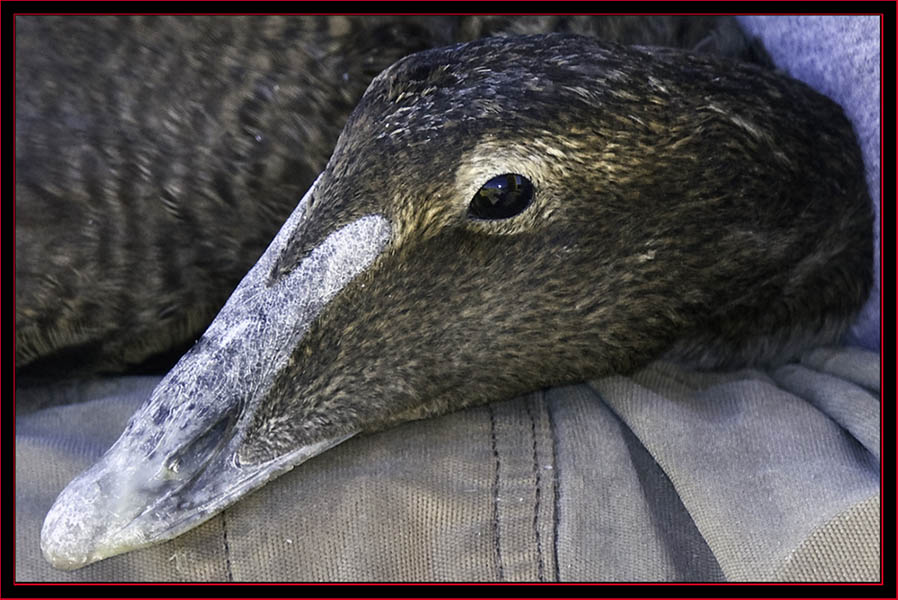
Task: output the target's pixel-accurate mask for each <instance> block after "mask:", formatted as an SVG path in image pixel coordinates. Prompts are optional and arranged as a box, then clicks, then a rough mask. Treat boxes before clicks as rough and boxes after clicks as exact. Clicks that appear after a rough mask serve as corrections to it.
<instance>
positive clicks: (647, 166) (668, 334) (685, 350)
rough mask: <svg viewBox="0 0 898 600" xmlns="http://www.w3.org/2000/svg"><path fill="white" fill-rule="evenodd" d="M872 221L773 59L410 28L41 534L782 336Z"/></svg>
mask: <svg viewBox="0 0 898 600" xmlns="http://www.w3.org/2000/svg"><path fill="white" fill-rule="evenodd" d="M871 232H872V216H871V208H870V205H869V198H868V195H867V190H866V186H865V183H864V179H863V168H862V162H861V157H860V153H859V151H858V148H857V144H856V142H855V139H854V133H853V131H852V128H851V125H850V124H849V122H848V121H847V120H846V118H845V117H844V115H843V114H842V111H841V109H840V108H839V107H838V106H837V105H836V104H835V103H833V102H832V101H830V100H829V99H827V98H825V97H824V96H822V95H820V94H818V93H816V92H814V91H812V90H811V89H810V88H808V87H807V86H805V85H804V84H802V83H800V82H797V81H794V80H792V79H790V78H788V77H786V76H784V75H781V74H778V73H775V72H772V71H769V70H765V69H762V68H758V67H756V66H753V65H748V64H743V63H739V62H733V61H727V60H724V59H720V58H715V57H710V56H702V55H698V54H694V53H689V52H683V51H679V50H673V49H662V48H653V47H625V46H621V45H617V44H611V43H604V42H599V41H597V40H595V39H593V38H588V37H582V36H577V35H570V34H548V35H533V36H523V37H509V38H503V37H496V38H486V39H482V40H477V41H473V42H469V43H463V44H460V45H453V46H449V47H445V48H439V49H432V50H427V51H423V52H420V53H416V54H413V55H411V56H409V57H406V58H403V59H401V60H399V61H398V62H397V63H395V64H394V65H393V66H391V67H390V68H388V69H387V70H385V71H384V72H383V73H381V74H380V75H378V76H377V77H376V78H375V79H374V80H373V81H372V82H371V84H370V86H369V87H368V89H367V91H366V92H365V94H364V96H363V97H362V99H361V101H360V102H359V104H358V106H357V107H356V108H355V110H354V111H353V112H352V114H351V116H350V117H349V120H348V122H347V123H346V125H345V127H344V129H343V131H342V133H341V134H340V137H339V139H338V141H337V144H336V148H335V150H334V152H333V155H332V156H331V158H330V160H329V161H328V163H327V166H326V168H325V169H324V170H323V172H322V173H321V175H320V176H318V178H317V179H316V180H315V182H314V183H313V184H312V186H311V187H310V189H309V190H308V191H307V192H306V193H305V195H304V197H303V198H302V201H301V202H300V203H299V205H298V206H297V208H296V209H295V211H294V212H293V213H292V215H291V216H290V217H289V219H288V220H287V221H286V223H285V224H284V226H283V227H282V228H281V230H280V232H279V233H278V234H277V236H276V237H275V239H274V241H273V242H272V243H271V245H270V246H269V247H268V249H267V250H266V251H265V253H264V254H263V256H262V257H261V258H260V259H259V261H258V262H257V263H256V265H255V266H254V267H253V268H252V269H251V270H250V271H249V273H248V274H247V275H246V277H245V278H244V279H243V280H242V282H241V283H240V284H239V285H238V286H237V288H236V289H235V290H234V292H233V294H232V295H231V297H230V299H229V300H228V301H227V303H226V304H225V305H224V307H223V308H222V310H221V312H220V313H219V314H218V316H217V317H216V318H215V320H214V321H213V322H212V324H211V325H210V327H209V329H208V330H207V331H206V332H205V334H204V335H203V336H202V337H201V338H200V339H199V341H198V342H197V343H196V344H195V345H194V346H193V347H192V348H191V349H190V350H189V351H188V352H187V353H186V354H185V355H184V357H183V358H182V359H181V360H180V361H179V362H178V364H177V365H176V366H175V367H174V368H173V369H172V370H171V372H170V373H169V374H168V375H167V376H166V377H165V378H164V379H163V380H162V381H161V382H160V383H159V385H158V387H157V388H156V389H155V391H154V392H153V393H152V395H151V397H150V398H148V400H147V401H146V403H145V404H144V405H143V406H142V407H141V408H140V409H139V410H138V412H137V413H136V414H135V415H134V416H133V417H132V419H131V421H130V422H129V424H128V426H127V428H126V430H125V432H124V433H123V434H122V436H121V438H120V439H119V440H118V441H117V442H116V443H115V445H114V446H113V447H112V448H111V449H110V450H109V451H108V452H107V453H106V454H105V455H104V456H103V457H102V459H101V460H100V461H99V462H98V463H97V464H96V465H95V466H93V467H92V468H91V469H89V470H88V471H87V472H85V473H84V474H82V475H81V476H79V477H78V478H77V479H75V480H74V481H73V482H72V483H71V484H70V485H69V486H68V487H67V488H66V489H65V490H64V491H63V492H62V494H61V495H60V496H59V498H58V499H57V501H56V503H55V504H54V506H53V508H52V509H51V510H50V512H49V514H48V516H47V518H46V521H45V523H44V527H43V531H42V549H43V551H44V554H45V556H46V558H47V559H48V560H49V561H50V562H51V563H52V564H53V565H55V566H57V567H59V568H64V569H71V568H77V567H80V566H83V565H85V564H88V563H90V562H93V561H96V560H99V559H102V558H104V557H108V556H112V555H114V554H118V553H121V552H125V551H128V550H131V549H135V548H139V547H143V546H146V545H149V544H153V543H156V542H159V541H162V540H165V539H169V538H172V537H174V536H177V535H179V534H180V533H182V532H184V531H186V530H187V529H190V528H192V527H195V526H196V525H198V524H199V523H201V522H203V521H204V520H206V519H208V518H210V517H211V516H212V515H214V514H216V513H217V512H219V511H221V510H222V509H224V508H225V507H227V506H228V505H230V504H231V503H233V502H235V501H237V500H238V499H239V498H240V497H242V496H244V495H245V494H247V493H248V492H250V491H251V490H253V489H256V488H258V487H259V486H261V485H263V484H264V483H265V482H267V481H269V480H271V479H272V478H274V477H277V476H279V475H280V474H282V473H284V472H286V471H288V470H290V469H292V468H293V467H294V466H296V465H297V464H299V463H301V462H303V461H305V460H306V459H308V458H309V457H311V456H314V455H316V454H319V453H321V452H323V451H324V450H326V449H328V448H330V447H332V446H334V445H335V444H339V443H341V442H342V441H344V440H346V439H348V438H349V437H351V436H354V435H358V434H364V433H369V432H373V431H377V430H380V429H383V428H386V427H390V426H392V425H395V424H398V423H401V422H403V421H408V420H411V419H420V418H424V417H428V416H433V415H439V414H443V413H446V412H448V411H451V410H457V409H459V408H462V407H465V406H470V405H474V404H478V403H483V402H488V401H491V400H497V399H502V398H509V397H513V396H515V395H518V394H521V393H524V392H527V391H529V390H533V389H537V388H540V387H543V386H548V385H555V384H562V383H566V382H576V381H582V380H586V379H591V378H595V377H598V376H601V375H604V374H608V373H627V372H630V371H632V370H634V369H636V368H638V367H639V366H641V365H644V364H645V363H647V362H648V361H650V360H652V359H654V358H657V357H659V356H662V355H668V356H678V357H680V358H682V359H683V360H689V361H693V362H695V363H697V364H700V365H702V366H707V367H710V366H721V365H736V364H749V363H767V362H775V361H780V360H787V359H788V358H790V357H791V356H793V355H794V354H795V353H796V352H797V351H799V350H800V349H802V348H804V347H806V346H808V345H811V344H818V343H824V342H827V341H832V340H835V339H837V338H838V337H839V335H840V334H841V333H842V332H843V331H844V329H845V327H846V324H847V323H848V322H849V320H850V319H851V318H852V316H853V315H854V314H855V313H856V311H857V310H858V308H859V307H860V306H861V304H862V302H863V301H864V299H865V297H866V295H867V292H868V289H869V286H870V282H871V264H872V257H871V253H872V243H871V235H872V233H871Z"/></svg>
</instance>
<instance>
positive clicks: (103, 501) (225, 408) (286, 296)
mask: <svg viewBox="0 0 898 600" xmlns="http://www.w3.org/2000/svg"><path fill="white" fill-rule="evenodd" d="M316 184H317V181H316ZM316 184H313V185H312V187H311V188H310V189H309V191H308V192H307V193H306V195H305V196H304V197H303V199H302V200H301V201H300V203H299V205H298V206H297V208H296V210H294V212H293V214H292V215H291V216H290V218H289V219H288V220H287V222H286V223H285V224H284V226H283V227H282V228H281V230H280V232H279V233H278V235H277V236H276V237H275V239H274V241H273V242H272V243H271V245H270V246H269V247H268V249H267V250H266V251H265V253H264V254H263V255H262V257H261V258H260V259H259V261H258V262H257V263H256V265H255V266H254V267H253V268H252V270H250V272H249V273H248V274H247V275H246V277H244V279H243V281H242V282H241V283H240V284H239V285H238V286H237V288H236V289H235V290H234V293H233V294H232V295H231V297H230V298H229V299H228V301H227V303H226V304H225V306H224V307H223V308H222V310H221V312H220V313H219V314H218V316H217V317H216V318H215V320H214V321H213V322H212V324H211V325H210V326H209V328H208V329H207V330H206V332H205V333H204V334H203V336H202V337H201V338H200V340H199V341H198V342H197V343H196V344H195V345H194V347H193V348H192V349H191V350H190V351H189V352H187V354H185V355H184V357H182V358H181V360H180V361H179V362H178V364H177V365H175V367H174V368H173V369H172V371H171V372H169V373H168V374H167V375H166V376H165V378H163V379H162V381H160V383H159V385H158V386H157V387H156V389H155V390H154V391H153V393H152V394H151V395H150V397H149V398H148V399H147V401H146V402H145V403H144V404H143V406H142V407H141V408H140V409H139V410H138V411H137V412H136V413H135V414H134V416H132V417H131V420H130V422H129V423H128V425H127V427H126V429H125V432H124V433H123V434H122V436H121V437H120V438H119V439H118V441H116V442H115V444H114V445H113V446H112V447H111V448H110V449H109V450H108V451H107V452H106V454H105V455H104V456H103V457H102V458H101V459H100V460H99V462H97V463H96V464H95V465H94V466H93V467H91V468H90V469H89V470H87V471H86V472H84V473H83V474H81V475H80V476H78V477H77V478H76V479H75V480H73V481H72V482H71V483H70V484H69V485H68V486H67V487H66V488H65V490H63V492H62V493H61V494H60V495H59V497H58V498H57V499H56V502H55V503H54V504H53V506H52V508H51V509H50V512H49V513H48V514H47V517H46V519H45V521H44V525H43V529H42V531H41V549H42V551H43V553H44V556H45V557H46V559H47V560H48V561H49V562H50V563H51V564H52V565H53V566H55V567H57V568H60V569H76V568H79V567H82V566H84V565H87V564H90V563H92V562H95V561H97V560H100V559H103V558H107V557H109V556H114V555H116V554H121V553H122V552H127V551H129V550H134V549H137V548H142V547H145V546H149V545H151V544H155V543H158V542H161V541H164V540H167V539H171V538H173V537H176V536H178V535H180V534H181V533H183V532H185V531H186V530H188V529H190V528H192V527H195V526H197V525H199V524H200V523H202V522H203V521H205V520H207V519H209V518H211V517H212V516H214V515H215V514H216V513H218V512H220V511H221V510H223V509H224V508H226V507H227V506H229V505H230V504H233V503H234V502H235V501H237V500H238V499H239V498H241V497H243V496H244V495H246V494H247V493H249V492H250V491H252V490H254V489H256V488H258V487H260V486H262V485H264V484H265V483H266V482H268V481H270V480H271V479H273V478H275V477H277V476H279V475H281V474H283V473H284V472H286V471H289V470H290V469H292V468H293V467H295V466H296V465H298V464H300V463H302V462H304V461H305V460H308V459H309V458H311V457H313V456H315V455H317V454H320V453H321V452H324V451H325V450H327V449H328V448H330V447H332V446H334V445H336V444H339V443H340V442H343V441H344V440H346V439H348V438H350V437H352V436H353V435H354V434H355V433H356V432H353V431H349V432H347V431H341V432H339V434H334V435H330V434H328V432H326V431H323V432H321V433H320V435H319V436H318V438H317V440H316V441H315V442H314V443H311V444H309V445H306V446H303V447H300V448H296V449H293V450H291V451H290V452H287V453H285V454H282V455H280V456H278V457H276V458H274V459H272V460H268V461H265V462H260V463H258V464H256V463H254V464H245V463H242V462H241V460H240V458H239V449H240V447H241V445H242V444H243V443H244V441H245V439H246V433H247V429H248V427H249V425H250V423H251V420H252V416H253V414H254V412H255V411H256V409H257V408H258V406H259V402H260V401H261V400H262V399H263V398H265V396H266V393H267V392H268V390H269V389H270V388H271V386H272V384H273V382H274V380H275V377H276V375H277V373H278V372H279V371H281V370H282V369H283V368H284V366H285V365H286V364H287V362H288V361H289V360H290V356H291V353H292V351H293V350H294V348H296V346H297V345H298V344H299V342H300V341H301V339H302V337H303V335H304V334H305V332H306V331H307V330H308V328H309V326H310V325H311V323H312V322H313V321H314V319H315V318H316V317H317V315H318V314H319V313H320V312H321V310H322V309H323V308H324V307H325V306H326V305H327V303H328V302H329V301H330V300H331V299H332V298H333V297H334V296H335V295H336V294H337V293H339V291H340V290H341V289H342V288H343V287H344V286H345V285H346V284H347V283H348V282H349V281H350V280H351V279H353V278H354V277H355V276H357V275H358V274H359V273H361V272H362V271H364V270H365V269H366V268H367V267H368V266H370V265H371V263H372V262H373V261H374V259H375V258H377V256H378V255H379V254H380V253H381V252H382V251H383V249H384V247H385V246H386V245H387V243H388V242H389V239H390V235H391V230H390V225H389V223H388V222H387V220H386V219H385V218H383V217H382V216H379V215H368V216H364V217H361V218H359V219H357V220H355V221H353V222H351V223H349V224H347V225H344V226H343V227H341V228H339V229H337V230H335V231H334V232H332V233H331V234H330V235H329V236H327V237H326V238H325V239H324V240H323V241H322V242H321V243H320V244H319V245H318V246H317V247H315V248H314V249H313V250H312V251H311V252H310V253H308V254H307V255H306V256H305V257H304V258H303V259H302V260H301V261H300V262H299V263H298V265H297V266H296V268H295V269H293V270H292V271H291V272H290V273H289V274H286V275H284V276H283V277H280V278H278V279H277V280H276V281H273V280H271V279H270V273H271V271H272V267H273V266H274V265H275V264H276V263H277V259H278V257H280V256H281V255H282V254H284V252H285V249H286V248H287V246H288V242H289V241H290V240H291V239H294V240H295V239H296V236H297V233H298V232H299V233H301V229H302V228H304V225H305V222H306V220H307V219H308V218H309V204H310V199H311V197H312V194H313V192H314V189H315V187H316Z"/></svg>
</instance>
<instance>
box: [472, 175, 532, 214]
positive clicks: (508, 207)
mask: <svg viewBox="0 0 898 600" xmlns="http://www.w3.org/2000/svg"><path fill="white" fill-rule="evenodd" d="M532 200H533V184H532V183H530V180H529V179H527V178H526V177H524V176H523V175H515V174H514V173H507V174H505V175H499V176H498V177H493V178H492V179H490V180H489V181H487V182H486V183H484V184H483V187H481V188H480V189H479V190H477V193H476V194H474V198H472V199H471V204H470V205H469V206H468V216H470V217H474V218H476V219H507V218H509V217H513V216H515V215H516V214H519V213H521V212H523V211H524V209H525V208H527V207H528V206H530V202H531V201H532Z"/></svg>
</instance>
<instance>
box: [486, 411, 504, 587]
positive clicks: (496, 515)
mask: <svg viewBox="0 0 898 600" xmlns="http://www.w3.org/2000/svg"><path fill="white" fill-rule="evenodd" d="M487 410H488V411H489V414H490V442H491V445H492V448H493V460H494V461H495V464H496V476H495V477H494V478H493V493H492V497H493V546H494V549H495V551H496V567H497V568H498V570H499V577H498V578H499V580H500V581H501V580H502V579H503V578H504V573H503V571H504V569H503V568H502V551H501V547H500V545H499V466H500V465H499V449H498V445H497V443H496V413H495V411H494V410H493V407H492V406H491V405H487Z"/></svg>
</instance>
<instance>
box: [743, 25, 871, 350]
mask: <svg viewBox="0 0 898 600" xmlns="http://www.w3.org/2000/svg"><path fill="white" fill-rule="evenodd" d="M739 19H740V22H741V24H742V26H743V27H744V28H745V29H746V31H747V32H748V33H749V34H751V35H754V36H757V37H758V38H760V39H761V41H763V42H764V46H765V47H766V48H767V51H768V52H769V53H770V56H771V58H772V59H773V61H774V63H776V65H777V66H778V67H779V68H781V69H783V70H784V71H786V72H787V73H788V74H789V75H791V76H792V77H795V78H796V79H800V80H802V81H804V82H805V83H807V84H808V85H810V86H811V87H813V88H814V89H816V90H817V91H819V92H821V93H823V94H826V95H827V96H829V97H830V98H832V99H833V100H835V101H836V102H838V103H839V104H841V105H842V107H843V108H844V109H845V114H846V115H847V116H848V118H849V119H851V122H852V123H853V124H854V128H855V131H856V132H857V136H858V141H859V143H860V147H861V152H862V153H863V156H864V162H865V164H866V167H867V185H868V187H869V188H870V196H871V198H872V199H873V204H874V210H875V212H876V224H875V228H874V229H875V233H874V235H875V247H876V252H875V255H874V262H873V265H874V273H875V283H874V288H873V291H872V293H871V294H870V299H869V300H868V301H867V304H866V305H865V306H864V309H863V310H862V311H861V314H860V316H859V318H858V320H857V322H856V323H855V325H854V326H853V327H852V329H851V332H850V333H849V335H848V339H847V340H846V341H847V342H849V343H851V344H855V345H860V346H862V347H864V348H867V349H869V350H875V351H879V348H880V273H879V269H880V256H879V249H880V219H879V214H880V213H879V207H880V181H881V178H880V149H881V146H880V110H881V109H880V62H881V50H880V18H879V17H877V16H861V17H857V16H850V17H849V16H818V17H808V16H800V17H799V16H792V17H783V16H774V17H769V16H747V17H739Z"/></svg>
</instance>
